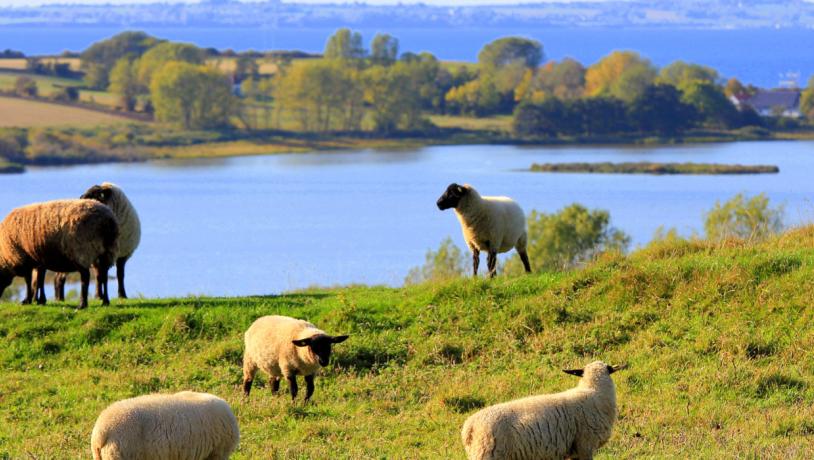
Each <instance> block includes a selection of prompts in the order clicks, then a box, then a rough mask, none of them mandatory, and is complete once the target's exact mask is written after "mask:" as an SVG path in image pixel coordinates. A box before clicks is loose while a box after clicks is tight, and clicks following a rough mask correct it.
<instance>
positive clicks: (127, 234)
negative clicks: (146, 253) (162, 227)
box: [42, 182, 141, 300]
mask: <svg viewBox="0 0 814 460" xmlns="http://www.w3.org/2000/svg"><path fill="white" fill-rule="evenodd" d="M81 198H86V199H91V200H96V201H98V202H100V203H102V204H104V205H106V206H107V207H109V208H110V209H111V210H112V211H113V215H115V216H116V219H117V220H118V221H119V252H118V254H116V279H117V281H118V284H119V298H120V299H126V298H127V292H126V291H125V289H124V265H125V264H126V263H127V261H128V260H129V259H130V257H131V256H132V255H133V253H134V252H136V248H138V245H139V242H140V241H141V221H139V218H138V213H137V212H136V208H134V207H133V204H132V203H130V200H129V199H127V195H125V194H124V191H123V190H122V189H121V188H120V187H119V186H117V185H116V184H112V183H110V182H103V183H102V185H94V186H93V187H91V188H89V189H88V190H87V191H85V193H84V194H82V197H81ZM66 277H67V275H66V274H64V273H58V274H57V275H56V277H54V297H55V298H56V299H57V300H65V278H66ZM98 294H99V293H98V292H97V295H98ZM42 295H43V296H44V295H45V293H42Z"/></svg>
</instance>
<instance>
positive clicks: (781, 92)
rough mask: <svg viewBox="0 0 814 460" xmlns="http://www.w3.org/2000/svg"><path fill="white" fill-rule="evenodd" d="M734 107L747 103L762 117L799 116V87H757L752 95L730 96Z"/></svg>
mask: <svg viewBox="0 0 814 460" xmlns="http://www.w3.org/2000/svg"><path fill="white" fill-rule="evenodd" d="M730 100H731V101H732V103H733V104H735V107H737V108H738V109H740V108H741V107H743V106H744V105H748V106H749V107H752V108H753V109H755V112H757V113H758V115H760V116H762V117H777V116H780V117H789V118H798V117H800V89H798V88H777V89H758V90H757V92H756V93H755V94H753V95H751V96H750V95H745V96H740V97H739V96H735V95H733V96H730Z"/></svg>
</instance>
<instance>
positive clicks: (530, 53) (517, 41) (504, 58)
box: [478, 37, 543, 73]
mask: <svg viewBox="0 0 814 460" xmlns="http://www.w3.org/2000/svg"><path fill="white" fill-rule="evenodd" d="M542 60H543V45H541V44H540V42H538V41H536V40H529V39H527V38H521V37H505V38H499V39H497V40H495V41H493V42H491V43H489V44H487V45H486V46H484V47H483V49H481V51H480V53H478V65H479V66H480V68H481V71H483V72H485V73H494V72H496V71H498V70H499V69H501V68H505V67H506V66H509V65H511V64H512V63H520V64H521V65H522V66H523V67H525V68H528V69H534V68H536V67H537V66H538V65H540V62H541V61H542Z"/></svg>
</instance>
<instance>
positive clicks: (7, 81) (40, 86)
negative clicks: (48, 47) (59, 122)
mask: <svg viewBox="0 0 814 460" xmlns="http://www.w3.org/2000/svg"><path fill="white" fill-rule="evenodd" d="M22 75H23V74H20V73H16V72H3V71H2V70H0V90H4V91H10V90H13V89H14V83H15V81H16V80H17V78H18V77H20V76H22ZM25 76H27V77H29V78H32V79H33V80H34V81H35V82H36V83H37V91H38V94H39V95H40V96H45V97H49V96H51V95H52V94H53V93H54V92H56V90H57V88H58V87H59V86H81V85H82V82H81V81H80V80H74V79H70V78H58V77H49V76H44V75H34V74H25ZM79 100H80V101H82V102H92V103H96V104H101V105H105V106H108V107H115V106H116V104H117V98H116V96H115V95H114V94H112V93H108V92H106V91H94V90H89V89H82V90H80V91H79Z"/></svg>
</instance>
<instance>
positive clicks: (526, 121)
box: [512, 98, 568, 137]
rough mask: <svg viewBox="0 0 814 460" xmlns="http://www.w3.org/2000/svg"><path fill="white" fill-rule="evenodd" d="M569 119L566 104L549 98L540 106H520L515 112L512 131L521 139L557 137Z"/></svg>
mask: <svg viewBox="0 0 814 460" xmlns="http://www.w3.org/2000/svg"><path fill="white" fill-rule="evenodd" d="M567 117H568V115H567V108H566V106H565V104H564V103H563V102H562V101H560V100H559V99H555V98H548V99H546V100H544V101H543V102H542V103H540V104H520V105H519V106H517V108H516V109H515V111H514V117H513V118H512V130H513V131H514V133H515V134H516V135H517V136H520V137H556V136H557V135H558V134H560V133H561V132H563V124H564V121H565V119H566V118H567Z"/></svg>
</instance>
